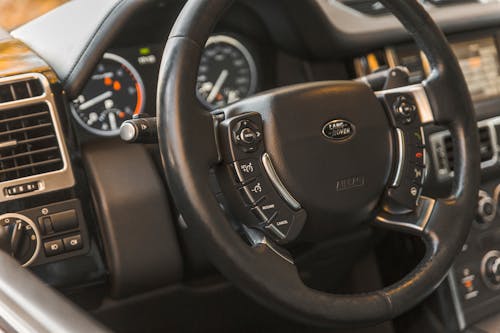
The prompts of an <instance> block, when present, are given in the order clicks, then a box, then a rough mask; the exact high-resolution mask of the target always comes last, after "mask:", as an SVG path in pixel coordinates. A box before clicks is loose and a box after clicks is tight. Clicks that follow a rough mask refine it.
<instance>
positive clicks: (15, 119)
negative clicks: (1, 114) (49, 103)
mask: <svg viewBox="0 0 500 333" xmlns="http://www.w3.org/2000/svg"><path fill="white" fill-rule="evenodd" d="M48 114H49V111H42V112H36V113H32V114H27V115H24V116H19V117H13V118H8V119H3V120H0V124H5V123H9V122H12V121H18V120H24V119H30V118H36V117H41V116H47V115H48Z"/></svg>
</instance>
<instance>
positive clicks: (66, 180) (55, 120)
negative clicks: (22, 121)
mask: <svg viewBox="0 0 500 333" xmlns="http://www.w3.org/2000/svg"><path fill="white" fill-rule="evenodd" d="M30 79H37V80H39V81H40V83H41V84H42V87H43V91H44V93H43V94H42V95H41V96H36V97H31V98H26V99H22V100H17V101H12V102H7V103H1V104H0V112H1V111H2V110H7V109H12V108H17V107H22V106H29V105H34V104H39V103H45V104H46V105H47V106H48V108H49V112H50V116H51V120H52V124H53V126H54V133H55V134H56V138H57V143H58V145H59V150H60V152H61V158H62V161H63V168H62V169H61V170H58V171H53V172H48V173H44V174H40V175H35V176H30V177H24V178H18V179H15V180H10V181H6V182H1V183H0V203H1V202H6V201H10V200H17V199H21V198H26V197H31V196H34V195H38V194H41V193H47V192H52V191H57V190H61V189H65V188H70V187H73V186H74V185H75V179H74V176H73V170H72V168H71V163H70V158H69V154H68V150H67V147H66V142H65V140H64V135H63V131H62V127H61V123H60V120H59V115H58V113H57V110H56V102H55V100H54V94H53V93H52V90H51V88H50V83H49V81H48V79H47V78H46V77H45V76H44V75H42V74H39V73H29V74H21V75H15V76H9V77H5V78H0V85H3V84H12V83H16V82H23V81H26V80H30ZM32 182H33V183H34V182H37V183H38V184H39V189H38V190H37V191H34V192H29V193H25V194H19V195H13V196H9V195H6V194H5V188H7V187H12V186H17V185H23V184H26V183H32Z"/></svg>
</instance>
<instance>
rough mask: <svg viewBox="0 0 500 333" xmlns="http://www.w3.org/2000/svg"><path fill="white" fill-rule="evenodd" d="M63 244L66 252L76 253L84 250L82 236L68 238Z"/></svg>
mask: <svg viewBox="0 0 500 333" xmlns="http://www.w3.org/2000/svg"><path fill="white" fill-rule="evenodd" d="M63 243H64V248H65V249H66V251H76V250H80V249H81V248H83V244H82V236H80V235H74V236H70V237H66V238H64V239H63Z"/></svg>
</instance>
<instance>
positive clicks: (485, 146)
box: [444, 126, 493, 171]
mask: <svg viewBox="0 0 500 333" xmlns="http://www.w3.org/2000/svg"><path fill="white" fill-rule="evenodd" d="M444 147H445V149H446V159H447V160H448V167H449V169H450V171H454V162H455V159H454V157H453V142H452V140H451V136H450V135H447V136H446V137H445V138H444ZM479 151H480V154H481V163H484V162H488V161H491V160H492V159H493V143H492V142H491V132H490V129H489V127H487V126H485V127H481V128H479Z"/></svg>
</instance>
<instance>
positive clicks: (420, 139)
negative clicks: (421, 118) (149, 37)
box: [406, 127, 425, 147]
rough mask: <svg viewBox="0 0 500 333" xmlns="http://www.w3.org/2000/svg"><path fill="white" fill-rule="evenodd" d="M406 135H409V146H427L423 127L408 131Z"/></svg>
mask: <svg viewBox="0 0 500 333" xmlns="http://www.w3.org/2000/svg"><path fill="white" fill-rule="evenodd" d="M406 133H407V135H408V137H407V140H408V143H409V144H411V145H414V146H418V147H424V146H425V137H424V133H423V129H422V127H416V128H412V129H410V130H406Z"/></svg>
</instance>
